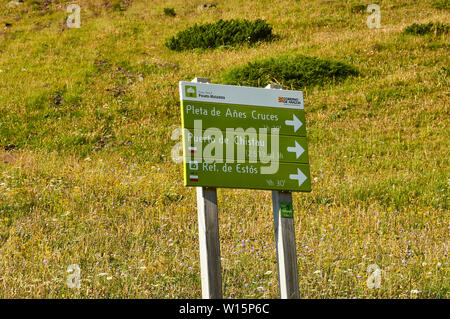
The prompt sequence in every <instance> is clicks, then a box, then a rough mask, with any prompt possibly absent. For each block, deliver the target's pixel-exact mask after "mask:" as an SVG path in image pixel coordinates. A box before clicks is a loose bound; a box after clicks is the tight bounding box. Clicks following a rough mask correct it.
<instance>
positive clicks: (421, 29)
mask: <svg viewBox="0 0 450 319" xmlns="http://www.w3.org/2000/svg"><path fill="white" fill-rule="evenodd" d="M448 29H449V26H448V25H445V24H443V23H440V22H437V23H432V22H430V23H425V24H417V23H414V24H411V25H410V26H408V27H406V28H405V30H403V33H404V34H412V35H425V34H430V33H434V34H436V35H437V34H444V33H448Z"/></svg>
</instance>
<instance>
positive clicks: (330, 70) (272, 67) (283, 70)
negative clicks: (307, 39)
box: [222, 55, 359, 89]
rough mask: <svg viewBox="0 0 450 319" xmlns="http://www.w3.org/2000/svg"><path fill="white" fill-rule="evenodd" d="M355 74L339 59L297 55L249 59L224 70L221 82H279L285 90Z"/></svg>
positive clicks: (246, 83)
mask: <svg viewBox="0 0 450 319" xmlns="http://www.w3.org/2000/svg"><path fill="white" fill-rule="evenodd" d="M358 74H359V73H358V71H357V70H356V69H355V68H354V67H352V66H350V65H347V64H345V63H342V62H337V61H330V60H325V59H319V58H315V57H308V56H302V55H300V56H284V57H278V58H270V59H265V60H261V61H256V62H250V63H248V64H247V65H245V66H240V67H236V68H234V69H232V70H230V71H229V72H227V73H226V74H225V75H223V77H222V82H224V83H225V84H234V85H244V86H259V87H265V86H266V85H267V84H270V83H279V84H282V85H283V86H284V87H285V88H286V89H288V88H290V89H302V88H304V87H307V86H315V85H323V84H325V83H331V82H334V81H338V80H342V79H344V78H346V77H348V76H355V75H358Z"/></svg>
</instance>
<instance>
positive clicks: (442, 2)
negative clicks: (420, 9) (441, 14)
mask: <svg viewBox="0 0 450 319" xmlns="http://www.w3.org/2000/svg"><path fill="white" fill-rule="evenodd" d="M431 6H432V7H433V8H435V9H445V10H450V0H437V1H434V2H433V3H432V4H431Z"/></svg>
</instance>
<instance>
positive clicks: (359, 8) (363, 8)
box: [351, 4, 367, 13]
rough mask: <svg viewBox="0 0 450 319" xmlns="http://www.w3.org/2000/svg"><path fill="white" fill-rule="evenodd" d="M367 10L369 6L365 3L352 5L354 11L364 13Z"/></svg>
mask: <svg viewBox="0 0 450 319" xmlns="http://www.w3.org/2000/svg"><path fill="white" fill-rule="evenodd" d="M366 10H367V6H366V5H364V4H355V5H352V7H351V11H352V13H364V12H365V11H366Z"/></svg>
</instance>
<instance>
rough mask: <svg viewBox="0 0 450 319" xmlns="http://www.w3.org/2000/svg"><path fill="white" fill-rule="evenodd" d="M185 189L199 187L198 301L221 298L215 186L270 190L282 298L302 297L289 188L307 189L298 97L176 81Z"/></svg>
mask: <svg viewBox="0 0 450 319" xmlns="http://www.w3.org/2000/svg"><path fill="white" fill-rule="evenodd" d="M180 100H181V114H182V127H183V154H184V155H183V156H184V161H183V164H184V184H185V186H195V187H197V207H198V222H199V242H200V266H201V280H202V297H203V298H205V299H208V298H214V299H218V298H222V276H221V264H220V241H219V222H218V206H217V191H216V187H229V188H250V189H268V190H272V201H273V214H274V229H275V240H276V248H277V260H278V280H279V286H280V297H281V298H283V299H286V298H299V288H298V273H297V257H296V247H295V229H294V220H293V208H292V194H291V191H302V192H308V191H311V182H310V170H309V158H308V151H307V140H306V128H305V114H304V109H303V95H302V92H299V91H287V90H282V88H281V86H278V85H270V86H268V87H267V88H265V89H262V88H250V87H239V86H229V85H217V84H209V79H206V78H196V79H194V80H193V81H192V82H180Z"/></svg>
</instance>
